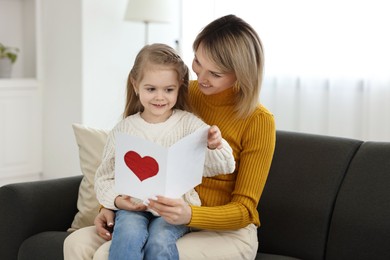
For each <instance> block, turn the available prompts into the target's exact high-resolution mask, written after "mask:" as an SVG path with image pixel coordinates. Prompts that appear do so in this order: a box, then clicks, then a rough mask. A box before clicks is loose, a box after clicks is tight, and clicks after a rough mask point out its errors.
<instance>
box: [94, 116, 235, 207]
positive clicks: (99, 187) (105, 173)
mask: <svg viewBox="0 0 390 260" xmlns="http://www.w3.org/2000/svg"><path fill="white" fill-rule="evenodd" d="M203 126H207V124H205V123H204V122H203V121H202V120H201V119H200V118H198V117H197V116H195V115H193V114H191V113H189V112H186V111H182V110H175V111H174V113H173V114H172V116H171V117H169V118H168V120H167V121H165V122H163V123H157V124H151V123H148V122H146V121H145V120H144V119H142V117H141V116H140V113H138V114H135V115H132V116H129V117H127V118H125V119H123V120H122V121H120V122H119V123H118V124H117V125H116V126H115V127H114V128H113V129H112V131H111V132H110V134H109V135H108V139H107V143H106V145H105V148H104V152H103V159H102V163H101V165H100V166H99V168H98V169H97V171H96V175H95V192H96V196H97V199H98V201H99V203H100V204H101V205H103V206H104V207H105V208H109V209H117V208H116V207H115V205H114V201H115V198H116V197H117V196H119V195H121V194H118V193H117V192H116V191H115V180H114V178H115V136H116V134H117V133H126V134H130V135H133V136H138V137H141V138H145V139H147V140H149V141H152V142H154V143H157V144H159V145H161V146H164V147H170V146H171V145H173V144H174V143H176V142H177V141H178V140H180V139H181V138H183V137H185V136H187V135H189V134H191V133H193V132H195V131H196V130H197V129H199V128H201V127H203ZM222 142H223V148H222V149H215V150H210V149H207V152H206V158H205V165H204V171H203V176H205V177H211V176H215V175H218V174H228V173H232V172H233V171H234V169H235V161H234V157H233V151H232V149H231V147H230V146H229V144H228V143H227V142H226V141H225V139H223V140H222ZM183 199H184V200H185V201H186V202H187V203H189V204H191V205H199V206H200V204H201V203H200V199H199V196H198V194H197V193H196V191H195V190H194V189H192V190H191V191H189V192H188V193H186V194H184V195H183ZM134 201H136V202H139V203H141V201H140V200H138V199H135V198H134Z"/></svg>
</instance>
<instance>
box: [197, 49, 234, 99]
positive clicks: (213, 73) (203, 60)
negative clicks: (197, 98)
mask: <svg viewBox="0 0 390 260" xmlns="http://www.w3.org/2000/svg"><path fill="white" fill-rule="evenodd" d="M192 69H193V71H194V72H195V74H196V75H197V76H198V82H199V88H200V90H201V91H202V92H203V94H205V95H213V94H217V93H220V92H222V91H224V90H226V89H228V88H231V87H233V85H234V84H235V82H236V80H237V78H236V75H235V73H233V72H231V73H223V72H221V71H220V70H219V69H218V68H217V67H216V66H215V65H214V63H213V62H212V61H211V60H210V59H209V58H208V57H207V56H206V55H205V53H204V51H203V47H202V44H200V45H199V47H198V49H197V50H196V52H195V57H194V60H193V61H192Z"/></svg>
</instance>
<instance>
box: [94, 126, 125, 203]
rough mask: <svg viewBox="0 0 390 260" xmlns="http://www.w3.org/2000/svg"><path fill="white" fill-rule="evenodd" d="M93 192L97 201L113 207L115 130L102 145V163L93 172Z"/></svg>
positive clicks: (114, 194) (116, 194) (114, 195)
mask: <svg viewBox="0 0 390 260" xmlns="http://www.w3.org/2000/svg"><path fill="white" fill-rule="evenodd" d="M95 192H96V198H97V200H98V201H99V203H100V204H101V205H102V206H104V207H105V208H108V209H115V210H116V209H117V208H116V207H115V204H114V202H115V198H116V197H117V196H118V195H119V194H118V193H117V192H116V191H115V131H114V130H113V131H111V132H110V134H109V135H108V138H107V143H106V146H105V147H104V152H103V158H102V163H101V164H100V166H99V168H98V169H97V171H96V174H95Z"/></svg>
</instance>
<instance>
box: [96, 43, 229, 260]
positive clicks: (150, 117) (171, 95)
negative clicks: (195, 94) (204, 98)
mask: <svg viewBox="0 0 390 260" xmlns="http://www.w3.org/2000/svg"><path fill="white" fill-rule="evenodd" d="M188 77H189V76H188V68H187V66H186V65H185V64H184V62H183V61H182V59H181V58H180V57H179V56H178V55H177V54H176V52H175V51H174V49H172V48H171V47H169V46H167V45H165V44H152V45H148V46H145V47H144V48H142V49H141V51H140V52H139V53H138V55H137V57H136V59H135V62H134V66H133V68H132V69H131V71H130V73H129V77H128V83H127V102H126V108H125V113H124V119H123V120H122V121H120V122H119V123H118V124H117V125H116V126H115V127H114V128H113V130H112V131H111V132H110V134H109V136H108V140H107V143H106V146H105V149H104V153H103V159H102V164H101V165H100V166H99V168H98V170H97V172H96V176H95V191H96V196H97V198H98V201H99V202H100V204H101V205H102V206H104V207H105V208H108V209H112V210H116V218H115V223H116V225H115V227H114V231H113V239H112V244H111V247H110V251H109V259H113V260H114V259H115V260H119V259H179V256H178V252H177V248H176V240H177V239H178V238H180V237H182V236H183V235H184V234H186V233H187V232H188V231H189V227H187V226H185V225H171V224H169V223H167V222H166V221H165V220H164V219H163V218H161V217H159V216H158V215H157V214H153V212H152V211H150V210H148V209H147V207H146V206H145V205H144V204H143V203H142V201H140V200H138V199H136V198H132V197H129V196H121V194H118V193H117V192H116V190H115V188H114V175H115V174H114V169H115V136H116V134H117V133H127V134H130V135H133V136H138V137H141V138H144V139H147V140H150V141H153V142H155V143H157V144H160V145H162V146H164V147H169V146H171V145H173V144H174V143H175V142H177V141H178V140H180V139H181V138H183V137H185V136H186V135H188V134H191V133H193V132H195V131H196V130H197V129H199V128H201V127H204V126H206V124H205V123H204V122H203V121H202V120H200V119H199V118H198V117H197V116H195V115H193V114H191V113H189V112H187V111H188V109H189V105H188V101H187V100H188V99H187V94H188V82H189V80H188ZM186 110H187V111H186ZM207 144H208V148H209V149H208V150H207V153H206V160H205V166H204V173H203V176H205V177H211V176H215V175H217V174H221V173H231V172H233V171H234V168H235V162H234V158H233V154H232V149H231V148H230V146H229V145H228V143H227V142H226V141H225V140H223V139H222V137H221V132H220V130H219V128H218V127H216V126H212V127H210V130H209V135H208V140H207ZM216 148H218V149H216ZM183 174H185V172H183ZM183 200H184V201H185V202H186V203H188V204H190V205H196V206H200V205H201V202H200V199H199V197H198V195H197V193H196V192H195V190H191V191H189V192H188V193H186V194H185V195H184V196H183Z"/></svg>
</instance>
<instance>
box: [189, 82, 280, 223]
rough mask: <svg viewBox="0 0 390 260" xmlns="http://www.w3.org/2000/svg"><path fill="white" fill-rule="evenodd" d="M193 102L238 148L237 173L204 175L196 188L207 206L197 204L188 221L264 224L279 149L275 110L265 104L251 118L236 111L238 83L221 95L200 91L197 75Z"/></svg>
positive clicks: (195, 109)
mask: <svg viewBox="0 0 390 260" xmlns="http://www.w3.org/2000/svg"><path fill="white" fill-rule="evenodd" d="M189 91H190V94H189V97H190V103H191V105H192V107H193V109H194V112H195V113H196V114H198V115H199V116H200V117H201V118H202V119H203V120H204V121H205V122H206V123H207V124H209V125H217V126H218V127H219V128H220V129H221V132H222V136H223V138H224V139H225V140H226V141H228V143H229V144H230V146H231V147H232V149H233V155H234V158H235V161H236V170H235V172H234V173H233V174H227V175H218V176H215V177H211V178H203V180H202V184H200V185H199V186H198V187H196V188H195V189H196V191H197V192H198V193H199V196H200V198H201V201H202V206H201V207H199V206H191V208H192V219H191V221H190V223H189V224H188V226H191V227H195V228H200V229H214V230H215V229H218V230H229V229H238V228H242V227H245V226H247V225H249V224H250V223H254V224H255V225H256V226H259V225H260V220H259V215H258V212H257V204H258V202H259V200H260V196H261V193H262V192H263V188H264V185H265V182H266V180H267V176H268V172H269V169H270V166H271V161H272V157H273V153H274V149H275V122H274V117H273V115H272V114H271V113H270V112H269V111H268V110H267V109H266V108H265V107H264V106H262V105H260V104H259V105H258V107H257V109H256V110H255V111H254V112H253V113H252V114H251V115H250V116H249V117H247V118H245V119H236V118H235V117H234V116H232V115H233V108H234V100H233V98H234V95H235V93H234V92H233V88H230V89H227V90H225V91H223V92H222V93H218V94H216V95H210V96H206V95H204V94H203V93H202V92H200V90H199V88H198V82H197V81H191V83H190V89H189Z"/></svg>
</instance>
